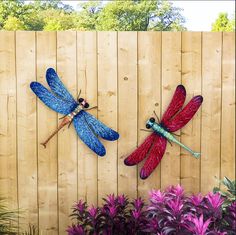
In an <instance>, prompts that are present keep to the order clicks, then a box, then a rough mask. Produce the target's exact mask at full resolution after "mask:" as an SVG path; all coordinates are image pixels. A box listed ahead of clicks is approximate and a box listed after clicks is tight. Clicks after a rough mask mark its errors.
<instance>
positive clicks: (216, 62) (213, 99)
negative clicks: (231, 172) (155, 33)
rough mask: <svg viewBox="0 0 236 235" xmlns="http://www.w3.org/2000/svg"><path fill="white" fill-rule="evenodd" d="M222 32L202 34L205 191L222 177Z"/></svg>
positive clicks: (202, 163)
mask: <svg viewBox="0 0 236 235" xmlns="http://www.w3.org/2000/svg"><path fill="white" fill-rule="evenodd" d="M221 58H222V33H208V32H206V33H202V78H203V80H202V95H203V97H204V98H205V99H204V105H203V106H202V135H201V151H202V158H201V191H202V192H204V193H206V192H208V191H210V190H212V188H213V186H216V185H217V183H218V180H217V179H219V177H220V139H221V137H220V136H221V133H220V126H221Z"/></svg>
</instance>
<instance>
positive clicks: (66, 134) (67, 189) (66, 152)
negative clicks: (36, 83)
mask: <svg viewBox="0 0 236 235" xmlns="http://www.w3.org/2000/svg"><path fill="white" fill-rule="evenodd" d="M57 72H58V75H59V76H60V78H61V80H62V81H63V83H64V84H65V86H66V87H67V88H68V90H69V91H70V93H71V94H72V95H73V96H74V97H76V96H77V78H76V75H77V74H76V32H73V31H70V32H69V31H68V32H57ZM77 166H78V161H77V135H76V132H75V129H74V126H73V124H72V125H71V127H70V128H69V129H68V127H67V126H66V127H64V128H63V130H61V131H60V132H59V133H58V207H59V208H58V210H59V234H64V233H65V230H66V228H67V226H68V224H70V218H69V216H68V215H70V214H71V207H72V205H74V203H75V202H76V200H77V176H78V172H77V170H78V167H77Z"/></svg>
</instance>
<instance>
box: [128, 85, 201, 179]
mask: <svg viewBox="0 0 236 235" xmlns="http://www.w3.org/2000/svg"><path fill="white" fill-rule="evenodd" d="M185 98H186V90H185V88H184V86H182V85H179V86H177V88H176V90H175V93H174V96H173V98H172V100H171V102H170V104H169V106H168V108H167V110H166V112H165V113H164V115H163V117H162V119H161V121H159V122H158V123H157V122H155V118H153V117H151V118H150V119H149V120H148V121H147V123H146V128H147V129H152V130H153V133H152V134H151V135H149V136H148V137H147V138H146V139H145V140H144V142H143V143H142V144H141V145H140V146H139V147H138V148H137V149H136V150H135V151H134V152H132V153H131V154H130V155H129V156H128V157H127V158H126V159H125V160H124V163H125V165H127V166H133V165H136V164H138V163H139V162H141V161H142V160H143V159H144V158H146V157H147V160H146V162H145V163H144V165H143V167H142V169H141V171H140V178H141V179H146V178H147V177H148V176H150V174H151V173H152V172H153V171H154V169H155V168H156V167H157V166H158V164H159V163H160V161H161V159H162V157H163V155H164V153H165V150H166V144H167V141H169V142H170V143H171V142H174V143H176V144H178V145H180V146H181V147H183V148H184V149H185V150H187V151H189V152H190V153H191V154H192V155H193V156H194V157H195V158H199V157H200V153H197V152H194V151H192V150H191V149H190V148H188V147H187V146H185V145H184V144H182V143H181V142H179V141H178V140H177V139H176V138H175V137H174V136H173V135H174V134H173V133H172V132H175V131H177V130H179V129H181V128H182V127H184V126H185V125H186V124H187V123H188V122H189V121H190V120H191V119H192V117H193V116H194V114H195V113H196V112H197V110H198V109H199V107H200V106H201V104H202V102H203V97H202V96H200V95H198V96H194V97H193V98H192V99H191V100H190V101H189V103H188V104H187V105H186V106H185V107H184V108H183V109H182V107H183V105H184V102H185ZM157 119H158V117H157ZM171 133H172V134H171Z"/></svg>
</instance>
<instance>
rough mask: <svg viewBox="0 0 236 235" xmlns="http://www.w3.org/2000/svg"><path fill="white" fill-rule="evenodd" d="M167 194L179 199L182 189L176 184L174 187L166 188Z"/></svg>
mask: <svg viewBox="0 0 236 235" xmlns="http://www.w3.org/2000/svg"><path fill="white" fill-rule="evenodd" d="M167 192H169V193H170V194H172V195H173V196H175V197H181V196H183V194H184V189H183V187H181V186H180V185H179V184H178V185H176V186H171V187H169V188H167Z"/></svg>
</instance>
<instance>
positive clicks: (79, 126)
mask: <svg viewBox="0 0 236 235" xmlns="http://www.w3.org/2000/svg"><path fill="white" fill-rule="evenodd" d="M84 113H85V112H82V111H80V112H79V113H78V114H77V115H76V116H75V117H74V119H73V121H74V126H75V129H76V132H77V134H78V136H79V137H80V139H81V140H82V141H83V142H84V143H85V144H86V145H87V146H88V147H89V148H90V149H91V150H93V151H94V152H95V153H96V154H97V155H99V156H104V155H105V154H106V149H105V147H104V146H103V145H102V143H101V142H100V141H99V140H98V138H97V137H96V136H95V134H94V133H93V131H92V130H91V129H90V127H89V126H88V124H87V122H86V120H85V115H84Z"/></svg>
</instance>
